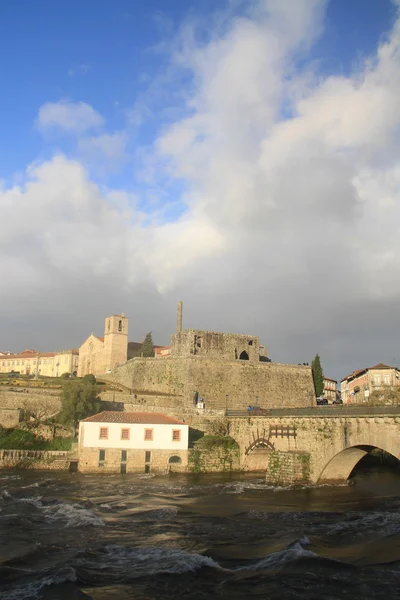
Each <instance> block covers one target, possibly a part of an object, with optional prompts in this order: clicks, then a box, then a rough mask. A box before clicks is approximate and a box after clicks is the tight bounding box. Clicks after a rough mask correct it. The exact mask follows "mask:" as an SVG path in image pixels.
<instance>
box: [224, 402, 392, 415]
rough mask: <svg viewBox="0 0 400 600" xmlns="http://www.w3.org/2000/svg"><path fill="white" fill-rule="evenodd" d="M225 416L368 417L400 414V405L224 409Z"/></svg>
mask: <svg viewBox="0 0 400 600" xmlns="http://www.w3.org/2000/svg"><path fill="white" fill-rule="evenodd" d="M225 414H226V416H227V417H368V416H380V415H381V416H385V415H386V416H387V415H394V416H397V415H400V405H395V406H354V405H353V406H350V405H342V404H334V405H332V404H329V405H326V404H325V405H322V406H309V407H301V408H261V407H260V408H252V409H251V410H230V409H228V410H226V411H225Z"/></svg>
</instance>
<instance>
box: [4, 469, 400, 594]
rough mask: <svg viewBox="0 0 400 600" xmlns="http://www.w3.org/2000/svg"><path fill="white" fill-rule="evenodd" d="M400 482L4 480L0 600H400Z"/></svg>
mask: <svg viewBox="0 0 400 600" xmlns="http://www.w3.org/2000/svg"><path fill="white" fill-rule="evenodd" d="M399 509H400V475H399V474H396V473H393V472H386V471H385V470H384V469H379V470H377V469H376V468H370V469H369V470H368V469H367V470H363V471H360V473H359V474H358V475H356V476H355V477H354V478H353V479H352V480H351V484H350V485H343V486H336V487H328V486H326V487H313V488H304V489H296V490H295V489H272V488H270V487H268V486H267V485H266V484H265V483H264V481H263V479H262V478H261V477H260V476H256V475H254V474H253V475H251V474H247V475H243V476H239V475H236V476H221V475H218V476H211V475H209V476H197V477H196V476H188V475H185V476H183V475H170V476H160V477H158V476H151V475H144V474H143V475H134V476H133V475H132V476H131V475H111V476H110V475H82V474H73V473H49V472H38V471H36V472H34V471H26V472H22V471H10V470H3V471H0V543H1V546H0V556H1V559H0V582H1V583H0V599H1V600H6V599H7V600H26V599H39V598H44V599H46V600H56V599H57V600H75V599H78V598H81V599H82V598H88V597H89V598H93V599H94V600H110V599H118V600H125V599H128V598H129V599H132V598H134V599H135V600H137V599H140V600H150V599H157V600H159V599H164V598H166V599H174V600H176V598H177V597H181V596H182V597H184V598H185V599H192V598H193V599H194V598H196V599H201V598H206V597H207V598H217V599H218V598H221V599H222V598H223V599H229V600H238V599H245V598H246V599H247V598H252V599H260V600H261V599H263V600H264V599H265V598H268V597H273V598H288V599H292V598H293V599H299V598H304V599H306V598H307V599H314V598H315V599H317V598H318V599H321V598H324V599H328V600H329V599H333V598H349V599H352V600H355V599H358V598H360V599H361V598H362V599H365V598H377V599H385V600H388V599H392V598H393V599H394V598H396V599H397V598H399V597H400V511H399Z"/></svg>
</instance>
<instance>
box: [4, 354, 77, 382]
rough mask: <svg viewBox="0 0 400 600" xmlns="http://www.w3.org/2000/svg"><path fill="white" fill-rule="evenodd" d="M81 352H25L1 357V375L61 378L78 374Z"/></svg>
mask: <svg viewBox="0 0 400 600" xmlns="http://www.w3.org/2000/svg"><path fill="white" fill-rule="evenodd" d="M78 362H79V350H76V349H71V350H61V351H59V352H38V351H36V350H29V349H27V350H24V351H23V352H20V353H18V354H11V353H8V354H5V353H3V354H1V355H0V373H11V372H15V373H20V374H21V375H36V374H38V375H42V376H44V377H59V376H60V375H62V374H63V373H77V371H78Z"/></svg>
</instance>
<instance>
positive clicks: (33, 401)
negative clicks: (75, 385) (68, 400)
mask: <svg viewBox="0 0 400 600" xmlns="http://www.w3.org/2000/svg"><path fill="white" fill-rule="evenodd" d="M39 407H42V408H46V410H47V409H48V410H49V411H50V413H52V414H55V413H57V412H58V411H59V410H60V408H61V390H42V389H41V390H33V389H30V390H29V391H28V390H24V389H23V388H22V389H20V390H18V391H15V390H5V389H0V408H19V409H24V410H35V409H37V408H39Z"/></svg>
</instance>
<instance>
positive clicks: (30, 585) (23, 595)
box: [0, 567, 76, 600]
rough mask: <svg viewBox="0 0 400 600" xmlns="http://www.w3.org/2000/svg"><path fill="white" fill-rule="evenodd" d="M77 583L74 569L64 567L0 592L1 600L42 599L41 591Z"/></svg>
mask: <svg viewBox="0 0 400 600" xmlns="http://www.w3.org/2000/svg"><path fill="white" fill-rule="evenodd" d="M74 581H76V572H75V570H74V569H73V568H72V567H64V568H62V569H60V570H59V571H56V572H55V573H52V574H46V575H44V576H43V577H41V578H40V576H39V578H38V579H35V580H34V581H30V582H27V583H24V584H22V585H19V586H18V587H16V588H15V589H8V590H7V591H6V592H0V600H36V599H38V598H40V597H41V594H40V591H41V590H42V589H43V588H44V587H48V586H51V585H59V584H60V583H67V582H74Z"/></svg>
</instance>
